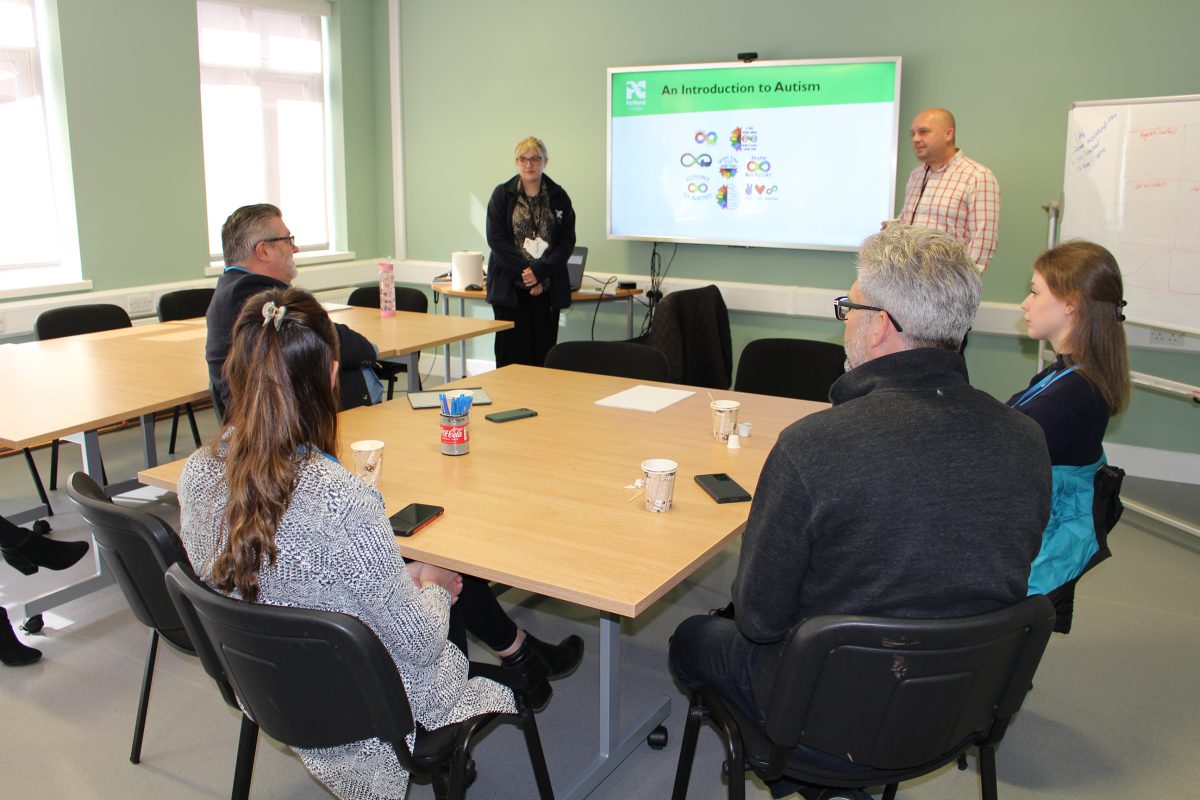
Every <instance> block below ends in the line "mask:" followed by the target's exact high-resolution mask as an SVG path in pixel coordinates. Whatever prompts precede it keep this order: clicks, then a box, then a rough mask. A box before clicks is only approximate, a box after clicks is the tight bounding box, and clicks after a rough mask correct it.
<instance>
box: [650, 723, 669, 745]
mask: <svg viewBox="0 0 1200 800" xmlns="http://www.w3.org/2000/svg"><path fill="white" fill-rule="evenodd" d="M646 744H648V745H650V749H651V750H662V749H663V748H665V747H666V746H667V729H666V726H664V725H659V726H658V727H657V728H655V729H654V730H652V731H650V735H649V736H647V737H646Z"/></svg>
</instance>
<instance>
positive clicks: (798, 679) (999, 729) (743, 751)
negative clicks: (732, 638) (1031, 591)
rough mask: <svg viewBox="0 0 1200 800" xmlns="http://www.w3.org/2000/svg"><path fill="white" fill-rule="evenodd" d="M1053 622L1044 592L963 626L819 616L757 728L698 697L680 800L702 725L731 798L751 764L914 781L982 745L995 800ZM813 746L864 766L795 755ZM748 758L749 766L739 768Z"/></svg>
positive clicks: (797, 634)
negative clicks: (856, 768)
mask: <svg viewBox="0 0 1200 800" xmlns="http://www.w3.org/2000/svg"><path fill="white" fill-rule="evenodd" d="M1053 624H1054V608H1053V606H1051V604H1050V601H1049V600H1047V599H1046V598H1045V597H1043V596H1041V595H1036V596H1034V597H1030V598H1027V599H1025V600H1023V601H1022V602H1020V603H1018V604H1016V605H1014V606H1011V607H1009V608H1005V609H1002V610H1000V611H996V612H993V613H991V614H983V615H980V616H975V617H966V618H962V619H937V620H919V619H881V618H873V617H857V616H848V615H845V616H825V617H814V618H812V619H809V620H806V621H805V622H803V623H801V624H800V625H799V626H797V627H796V628H795V629H794V630H793V631H792V633H791V634H790V635H789V638H788V642H787V646H786V648H785V650H784V652H783V655H782V657H781V659H780V662H779V667H778V670H777V673H776V674H777V675H778V676H779V678H778V680H777V681H776V684H775V686H774V687H773V689H772V692H771V699H770V701H769V702H768V703H767V718H766V724H765V726H764V727H759V726H758V725H756V724H755V723H754V722H752V721H751V720H750V719H748V718H747V717H746V716H745V715H744V714H742V713H741V712H739V711H738V710H737V709H736V708H734V707H733V706H732V705H730V704H727V703H725V702H724V701H723V700H722V699H721V698H720V697H719V696H718V695H717V693H716V692H715V691H713V690H712V689H710V688H709V687H707V686H703V687H701V688H700V689H699V690H697V691H695V692H693V693H692V695H691V705H690V706H689V708H688V718H687V725H686V727H685V728H684V733H683V743H682V745H681V746H680V751H679V766H678V769H677V771H676V773H675V789H674V793H673V794H672V798H673V800H683V798H685V797H686V796H687V786H688V778H689V775H690V773H691V769H692V759H693V757H694V756H695V752H696V739H697V736H698V734H699V731H700V723H701V722H702V721H703V720H705V719H709V720H710V721H712V722H713V723H714V724H715V725H716V727H717V729H718V733H719V734H720V736H721V739H722V742H723V743H724V745H725V754H726V758H727V759H728V762H727V763H728V766H729V770H730V775H729V797H730V798H731V800H735V798H736V799H740V798H743V797H745V788H746V787H745V781H744V780H742V779H741V778H740V777H739V773H740V771H741V769H742V767H743V763H744V764H745V765H746V769H752V770H754V772H755V773H757V774H758V776H759V777H761V778H762V779H763V780H775V779H777V778H779V777H781V776H785V775H786V776H788V777H790V778H793V779H794V780H799V781H803V782H805V783H812V784H817V785H824V786H834V787H843V788H849V787H852V788H861V787H864V786H878V785H880V784H885V785H886V787H887V788H886V789H885V791H884V794H883V800H893V798H894V797H895V796H896V787H897V785H898V784H899V783H900V782H901V781H905V780H909V779H912V778H916V777H919V776H921V775H924V774H926V773H928V772H932V771H933V770H935V769H938V768H939V767H941V766H943V765H944V764H948V763H950V762H952V761H955V760H959V763H960V766H965V760H962V759H960V756H962V754H964V752H965V751H966V750H967V749H968V748H970V747H978V748H979V772H980V783H981V794H982V796H983V798H984V800H996V755H995V746H996V744H997V743H999V741H1000V739H1001V737H1003V735H1004V731H1005V729H1006V728H1007V727H1008V724H1009V722H1010V720H1011V719H1012V716H1013V715H1014V714H1015V713H1016V712H1017V711H1018V710H1019V709H1020V708H1021V703H1022V702H1023V701H1024V699H1025V695H1026V693H1027V692H1028V691H1029V687H1030V685H1031V683H1032V681H1033V674H1034V672H1035V671H1036V670H1037V666H1038V662H1039V661H1041V658H1042V653H1043V652H1044V651H1045V649H1046V642H1047V641H1049V638H1050V628H1051V626H1052V625H1053ZM797 745H806V746H808V747H811V748H815V749H817V750H820V751H822V752H825V753H833V754H836V755H838V756H842V757H848V758H849V760H851V761H853V762H854V763H855V764H858V765H860V766H861V767H863V770H862V771H861V772H856V773H851V774H847V773H846V772H838V771H833V770H828V769H821V768H817V767H813V766H811V765H810V764H809V763H807V762H806V761H805V760H803V759H802V758H798V757H796V756H795V755H794V754H793V753H792V748H794V747H796V746H797ZM743 760H744V761H743Z"/></svg>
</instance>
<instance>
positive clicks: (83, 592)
mask: <svg viewBox="0 0 1200 800" xmlns="http://www.w3.org/2000/svg"><path fill="white" fill-rule="evenodd" d="M152 430H153V429H152ZM83 469H84V471H85V472H86V473H87V474H88V475H90V476H92V478H94V479H95V481H96V483H100V482H101V481H102V480H103V478H102V477H101V467H100V433H99V431H94V430H92V431H84V433H83ZM92 557H93V558H95V559H96V574H95V575H93V576H91V577H90V578H85V579H84V580H82V581H80V582H79V583H75V584H72V585H71V586H67V587H64V588H62V589H56V590H55V591H53V592H47V593H46V594H43V595H40V596H38V597H35V598H33V599H32V600H30V601H28V602H27V603H25V616H26V617H32V616H36V615H37V614H41V613H42V612H43V611H48V610H50V609H51V608H56V607H58V606H61V605H62V604H64V603H69V602H71V601H72V600H78V599H79V598H80V597H85V596H87V595H89V594H91V593H92V592H95V591H97V590H99V589H103V588H104V587H105V586H108V585H109V584H110V583H112V582H113V578H112V575H111V574H109V572H108V570H107V569H105V568H104V561H103V560H102V559H101V558H100V549H99V548H98V547H96V542H95V541H93V542H92Z"/></svg>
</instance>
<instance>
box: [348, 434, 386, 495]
mask: <svg viewBox="0 0 1200 800" xmlns="http://www.w3.org/2000/svg"><path fill="white" fill-rule="evenodd" d="M350 452H352V453H354V474H355V475H357V476H358V477H360V478H362V480H363V483H365V484H367V485H368V486H377V485H378V484H379V474H380V473H381V472H383V442H381V441H379V440H378V439H363V440H361V441H358V442H351V443H350Z"/></svg>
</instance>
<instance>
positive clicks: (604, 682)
mask: <svg viewBox="0 0 1200 800" xmlns="http://www.w3.org/2000/svg"><path fill="white" fill-rule="evenodd" d="M670 714H671V699H670V698H669V697H661V698H659V699H658V701H656V702H654V703H652V704H651V706H650V708H649V709H647V710H646V711H645V712H644V713H643V714H642V715H641V716H640V717H638V718H637V719H636V720H635V721H634V722H633V724H632V725H631V726H630V727H629V728H627V729H626V730H625V732H624V734H622V732H621V731H620V726H621V618H620V617H617V616H615V615H612V614H606V613H602V614H601V615H600V742H599V748H598V751H597V753H596V757H595V758H593V759H592V761H591V762H590V763H589V764H588V765H587V766H586V767H584V768H583V770H582V772H580V774H579V775H577V776H576V777H575V778H574V779H573V780H572V781H571V783H570V785H569V786H568V787H567V788H566V790H565V791H561V792H559V791H556V792H555V796H557V797H560V798H563V800H582V798H584V797H587V796H588V795H589V794H590V793H591V792H592V791H593V790H594V789H595V788H596V787H597V786H599V785H600V783H601V782H602V781H603V780H604V779H605V778H607V777H608V776H609V775H610V774H611V773H612V772H613V770H615V769H616V768H617V767H618V766H620V764H621V762H622V761H624V760H625V759H626V758H627V757H628V756H629V754H630V753H632V752H633V751H634V750H636V749H637V748H638V747H639V746H641V744H642V743H643V742H644V741H645V740H646V737H647V736H649V735H650V732H651V731H653V730H654V729H655V728H656V727H658V725H659V724H661V723H662V722H663V721H664V720H665V719H666V718H667V717H668V716H669V715H670Z"/></svg>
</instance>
